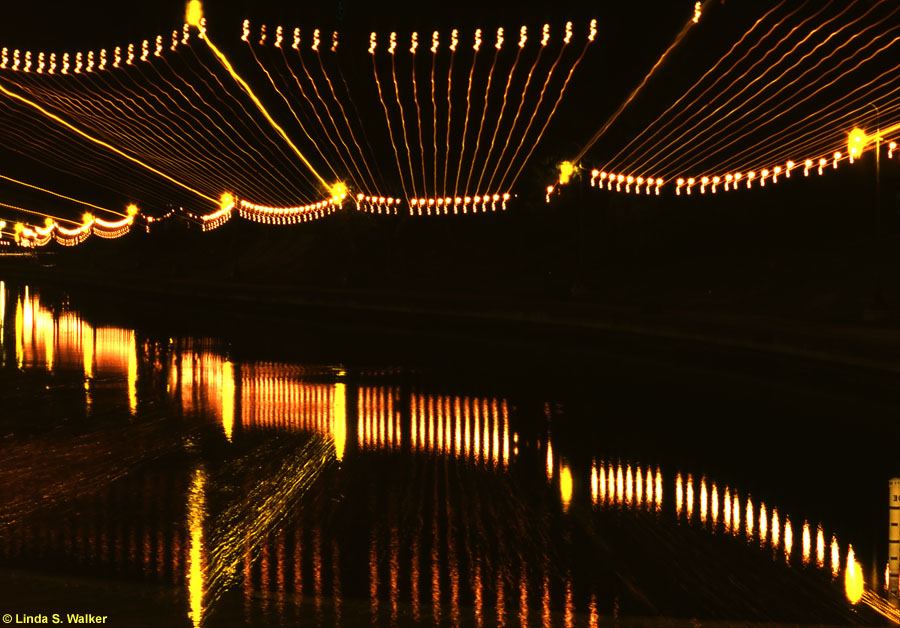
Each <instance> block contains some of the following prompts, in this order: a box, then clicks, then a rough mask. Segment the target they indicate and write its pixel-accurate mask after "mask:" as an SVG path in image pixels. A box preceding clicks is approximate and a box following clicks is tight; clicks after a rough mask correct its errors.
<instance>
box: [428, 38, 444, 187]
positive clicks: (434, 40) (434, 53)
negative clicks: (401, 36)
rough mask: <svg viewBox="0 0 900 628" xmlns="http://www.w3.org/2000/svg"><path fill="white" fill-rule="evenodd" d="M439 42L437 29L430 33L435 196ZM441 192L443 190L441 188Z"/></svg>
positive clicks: (435, 181)
mask: <svg viewBox="0 0 900 628" xmlns="http://www.w3.org/2000/svg"><path fill="white" fill-rule="evenodd" d="M439 43H440V36H439V34H438V32H437V31H434V32H433V33H431V115H432V121H431V136H432V142H433V144H434V149H433V153H432V157H433V158H434V169H433V170H432V176H433V179H434V188H433V189H432V195H433V196H437V194H438V186H437V173H438V163H437V159H438V144H437V102H435V95H434V92H435V85H434V70H435V64H436V61H437V51H438V44H439ZM441 193H442V194H443V193H444V191H443V190H441Z"/></svg>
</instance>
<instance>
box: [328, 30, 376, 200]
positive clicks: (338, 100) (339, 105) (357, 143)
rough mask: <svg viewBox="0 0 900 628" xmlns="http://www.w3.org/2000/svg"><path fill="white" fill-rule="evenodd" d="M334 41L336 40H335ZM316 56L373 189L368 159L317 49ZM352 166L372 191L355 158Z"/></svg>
mask: <svg viewBox="0 0 900 628" xmlns="http://www.w3.org/2000/svg"><path fill="white" fill-rule="evenodd" d="M335 36H337V33H336V32H335ZM336 41H337V40H335V42H336ZM336 45H337V44H336V43H335V47H336ZM335 47H333V48H332V52H336V49H335ZM316 58H317V59H318V60H319V68H320V69H321V70H322V76H324V77H325V81H326V82H327V83H328V89H329V90H330V91H331V97H332V98H334V101H335V102H336V103H337V105H338V108H339V109H340V110H341V115H342V116H343V118H344V124H346V125H347V130H348V131H349V132H350V139H351V140H352V142H353V144H354V145H355V146H356V150H357V151H358V152H359V157H360V159H361V160H362V163H363V166H365V168H366V172H368V174H369V179H370V180H371V183H372V188H371V189H375V188H377V187H378V186H377V184H376V183H375V177H374V175H373V174H372V171H371V170H370V169H369V162H368V160H366V156H365V154H363V150H362V146H360V144H359V141H357V139H356V135H355V134H354V133H353V127H352V126H351V125H350V120H349V118H347V112H346V110H345V109H344V105H343V103H341V101H340V99H339V98H338V96H337V92H336V91H335V89H334V85H333V84H332V82H331V77H329V76H328V72H326V71H325V65H324V64H323V63H322V55H320V54H319V52H318V51H316ZM344 146H346V143H345V144H344ZM348 152H349V149H348ZM351 159H352V158H351ZM353 166H354V167H355V168H356V170H357V172H358V173H359V178H360V179H361V180H362V181H363V185H362V189H363V190H365V191H366V193H367V194H371V193H372V192H371V191H370V190H371V189H370V188H369V187H368V185H367V184H366V181H365V177H363V175H362V172H361V171H360V169H359V166H358V165H357V163H356V160H355V159H353Z"/></svg>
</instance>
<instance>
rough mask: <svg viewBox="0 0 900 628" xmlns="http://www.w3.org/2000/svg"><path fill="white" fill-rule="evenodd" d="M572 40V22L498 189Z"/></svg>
mask: <svg viewBox="0 0 900 628" xmlns="http://www.w3.org/2000/svg"><path fill="white" fill-rule="evenodd" d="M571 38H572V22H566V36H565V38H564V39H563V46H562V48H560V49H559V54H558V55H556V59H555V60H554V61H553V65H551V66H550V70H549V71H548V72H547V78H546V79H544V84H543V86H541V92H540V95H539V96H538V101H537V104H536V105H535V106H534V110H533V111H532V112H531V117H530V118H529V119H528V124H527V125H525V130H524V131H523V132H522V139H521V140H519V145H518V147H517V148H516V150H515V152H513V156H512V157H511V158H510V160H509V164H507V166H506V171H505V172H504V173H503V176H502V177H500V181H499V184H498V187H502V185H503V182H504V181H506V177H507V176H509V172H510V170H511V169H512V167H513V164H514V163H515V162H516V157H518V156H519V153H520V152H521V150H522V147H523V146H524V145H525V139H526V138H527V137H528V131H530V130H531V127H532V125H533V124H534V121H535V119H537V114H538V111H540V109H541V104H543V102H544V95H545V94H546V93H547V86H548V85H550V81H551V79H552V78H553V73H554V72H555V71H556V68H557V66H558V65H559V62H560V61H561V60H562V58H563V55H565V53H566V49H567V48H568V47H569V40H570V39H571ZM489 185H490V184H489Z"/></svg>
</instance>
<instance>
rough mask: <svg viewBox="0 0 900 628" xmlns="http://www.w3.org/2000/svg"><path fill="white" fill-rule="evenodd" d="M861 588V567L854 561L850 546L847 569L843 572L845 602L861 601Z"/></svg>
mask: <svg viewBox="0 0 900 628" xmlns="http://www.w3.org/2000/svg"><path fill="white" fill-rule="evenodd" d="M863 588H864V583H863V574H862V567H861V566H860V564H859V563H858V562H857V561H856V556H855V554H854V553H853V546H852V545H851V546H850V547H849V548H848V549H847V567H846V569H845V570H844V593H845V594H846V595H847V600H848V601H849V602H850V603H851V604H856V603H858V602H859V601H860V600H861V599H862V595H863Z"/></svg>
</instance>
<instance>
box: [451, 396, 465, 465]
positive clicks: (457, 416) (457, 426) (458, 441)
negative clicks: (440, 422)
mask: <svg viewBox="0 0 900 628" xmlns="http://www.w3.org/2000/svg"><path fill="white" fill-rule="evenodd" d="M459 401H460V400H459V396H456V397H454V399H453V423H454V448H455V449H454V451H453V453H454V455H456V457H457V458H459V457H461V456H462V452H463V448H462V411H461V409H460V407H459Z"/></svg>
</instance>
